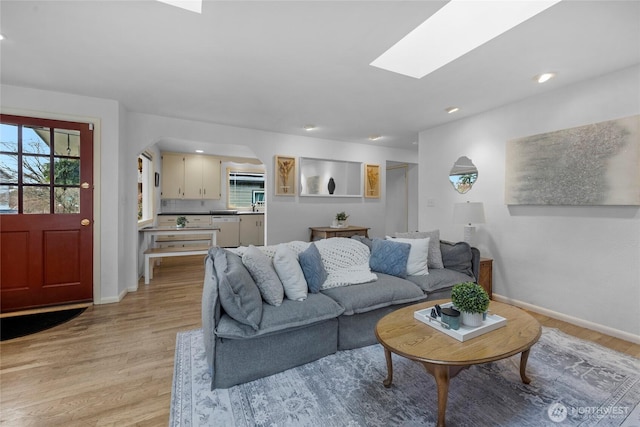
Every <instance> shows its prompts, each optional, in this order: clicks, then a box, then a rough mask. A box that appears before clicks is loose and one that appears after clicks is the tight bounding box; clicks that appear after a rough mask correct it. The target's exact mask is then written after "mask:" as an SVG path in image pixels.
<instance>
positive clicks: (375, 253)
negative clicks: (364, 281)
mask: <svg viewBox="0 0 640 427" xmlns="http://www.w3.org/2000/svg"><path fill="white" fill-rule="evenodd" d="M410 251H411V245H410V244H409V243H402V242H395V241H393V240H384V239H373V242H372V243H371V258H369V267H371V270H372V271H377V272H378V273H385V274H390V275H392V276H397V277H401V278H403V279H404V278H406V277H407V261H408V260H409V252H410Z"/></svg>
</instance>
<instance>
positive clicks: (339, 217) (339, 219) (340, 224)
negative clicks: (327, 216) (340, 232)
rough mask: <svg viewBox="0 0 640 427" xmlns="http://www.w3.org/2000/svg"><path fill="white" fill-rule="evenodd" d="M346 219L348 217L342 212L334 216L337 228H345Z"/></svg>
mask: <svg viewBox="0 0 640 427" xmlns="http://www.w3.org/2000/svg"><path fill="white" fill-rule="evenodd" d="M347 218H349V215H347V214H346V213H345V212H344V211H343V212H338V213H337V214H336V221H337V222H338V227H346V226H347Z"/></svg>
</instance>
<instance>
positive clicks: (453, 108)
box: [444, 107, 460, 114]
mask: <svg viewBox="0 0 640 427" xmlns="http://www.w3.org/2000/svg"><path fill="white" fill-rule="evenodd" d="M444 111H446V112H447V113H449V114H451V113H456V112H458V111H460V108H458V107H448V108H445V109H444Z"/></svg>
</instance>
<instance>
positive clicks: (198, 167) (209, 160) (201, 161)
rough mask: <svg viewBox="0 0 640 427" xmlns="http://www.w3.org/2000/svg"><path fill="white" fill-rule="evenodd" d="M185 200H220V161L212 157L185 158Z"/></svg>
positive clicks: (192, 156)
mask: <svg viewBox="0 0 640 427" xmlns="http://www.w3.org/2000/svg"><path fill="white" fill-rule="evenodd" d="M184 198H185V199H209V200H210V199H219V198H220V159H218V158H215V157H211V156H197V155H185V156H184Z"/></svg>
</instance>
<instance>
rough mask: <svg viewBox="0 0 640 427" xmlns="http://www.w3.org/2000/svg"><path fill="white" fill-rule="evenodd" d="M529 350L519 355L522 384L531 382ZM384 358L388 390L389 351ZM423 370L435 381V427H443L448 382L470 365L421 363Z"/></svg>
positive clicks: (389, 385) (390, 377) (390, 366)
mask: <svg viewBox="0 0 640 427" xmlns="http://www.w3.org/2000/svg"><path fill="white" fill-rule="evenodd" d="M529 350H530V349H527V350H525V351H523V352H522V353H521V354H520V378H521V379H522V382H523V383H524V384H529V383H530V382H531V380H530V379H529V377H527V375H526V370H527V361H528V360H529ZM384 357H385V359H386V361H387V378H385V379H384V381H383V382H382V384H383V385H384V386H385V387H387V388H389V387H391V383H392V382H393V362H392V360H391V351H390V350H389V349H388V348H386V347H385V348H384ZM421 363H422V366H424V369H425V370H426V371H427V372H429V373H430V374H431V375H433V377H434V378H435V380H436V386H437V387H438V423H437V427H445V426H446V424H445V414H446V411H447V399H448V397H449V380H450V379H451V378H455V377H456V375H458V374H459V373H460V372H462V371H463V370H465V369H469V368H470V367H471V365H465V366H455V365H442V364H438V363H428V362H421Z"/></svg>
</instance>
